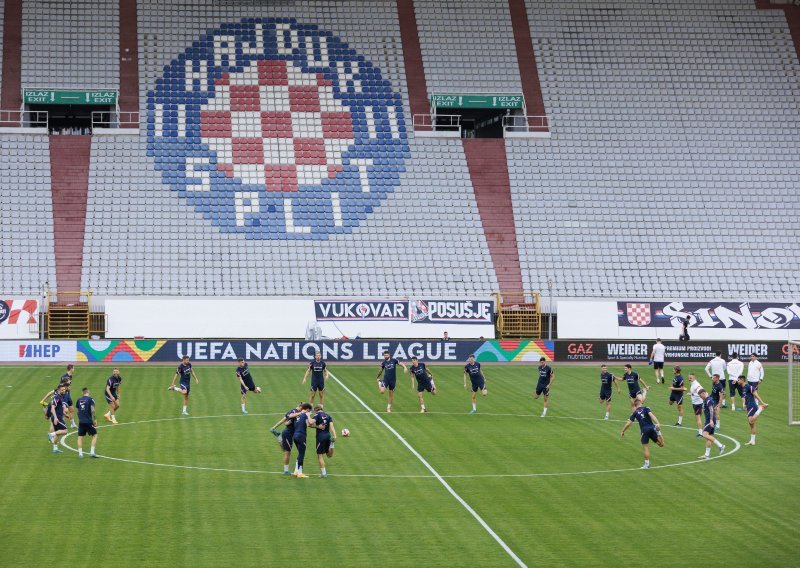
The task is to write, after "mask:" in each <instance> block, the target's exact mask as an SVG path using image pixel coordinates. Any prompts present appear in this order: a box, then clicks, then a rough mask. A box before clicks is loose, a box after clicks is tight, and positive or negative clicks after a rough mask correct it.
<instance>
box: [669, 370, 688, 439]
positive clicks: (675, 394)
mask: <svg viewBox="0 0 800 568" xmlns="http://www.w3.org/2000/svg"><path fill="white" fill-rule="evenodd" d="M683 385H684V380H683V375H681V368H680V367H677V366H676V367H673V369H672V386H671V387H669V405H670V406H672V405H673V404H677V405H678V421H677V422H676V423H675V426H680V425H681V424H682V423H683V393H684V392H685V391H686V387H685V386H683Z"/></svg>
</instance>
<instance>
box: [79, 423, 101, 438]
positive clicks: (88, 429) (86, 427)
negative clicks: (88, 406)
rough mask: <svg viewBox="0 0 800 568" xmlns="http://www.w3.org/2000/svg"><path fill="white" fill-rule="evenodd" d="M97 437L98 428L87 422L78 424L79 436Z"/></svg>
mask: <svg viewBox="0 0 800 568" xmlns="http://www.w3.org/2000/svg"><path fill="white" fill-rule="evenodd" d="M87 434H88V435H89V436H95V435H96V434H97V428H95V427H94V424H87V423H85V422H79V423H78V436H86V435H87Z"/></svg>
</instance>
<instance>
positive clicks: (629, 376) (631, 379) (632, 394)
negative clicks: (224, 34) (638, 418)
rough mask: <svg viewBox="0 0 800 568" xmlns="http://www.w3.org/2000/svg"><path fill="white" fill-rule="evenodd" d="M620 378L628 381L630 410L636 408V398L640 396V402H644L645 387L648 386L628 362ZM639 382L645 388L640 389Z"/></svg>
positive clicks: (647, 387) (645, 395)
mask: <svg viewBox="0 0 800 568" xmlns="http://www.w3.org/2000/svg"><path fill="white" fill-rule="evenodd" d="M622 378H623V380H624V381H625V382H626V383H628V396H629V398H630V401H631V410H634V409H635V408H636V399H637V398H639V397H640V396H641V398H642V402H644V399H645V398H647V389H649V388H650V387H649V386H647V383H646V382H644V379H642V378H640V377H639V373H637V372H636V371H634V370H633V368H632V367H631V366H630V364H628V365H625V374H623V375H622ZM639 383H642V384H643V385H644V389H645V390H642V388H641V387H640V386H639Z"/></svg>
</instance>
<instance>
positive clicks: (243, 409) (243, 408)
mask: <svg viewBox="0 0 800 568" xmlns="http://www.w3.org/2000/svg"><path fill="white" fill-rule="evenodd" d="M244 411H245V407H244V404H243V405H242V412H244Z"/></svg>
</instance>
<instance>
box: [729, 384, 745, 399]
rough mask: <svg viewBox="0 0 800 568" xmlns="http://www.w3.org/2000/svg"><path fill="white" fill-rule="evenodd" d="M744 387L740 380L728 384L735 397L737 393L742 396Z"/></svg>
mask: <svg viewBox="0 0 800 568" xmlns="http://www.w3.org/2000/svg"><path fill="white" fill-rule="evenodd" d="M743 388H744V387H742V385H740V384H739V381H731V382H730V384H729V385H728V389H729V392H730V395H731V397H734V396H736V395H737V394H738V395H739V396H742V394H743V391H742V389H743Z"/></svg>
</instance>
